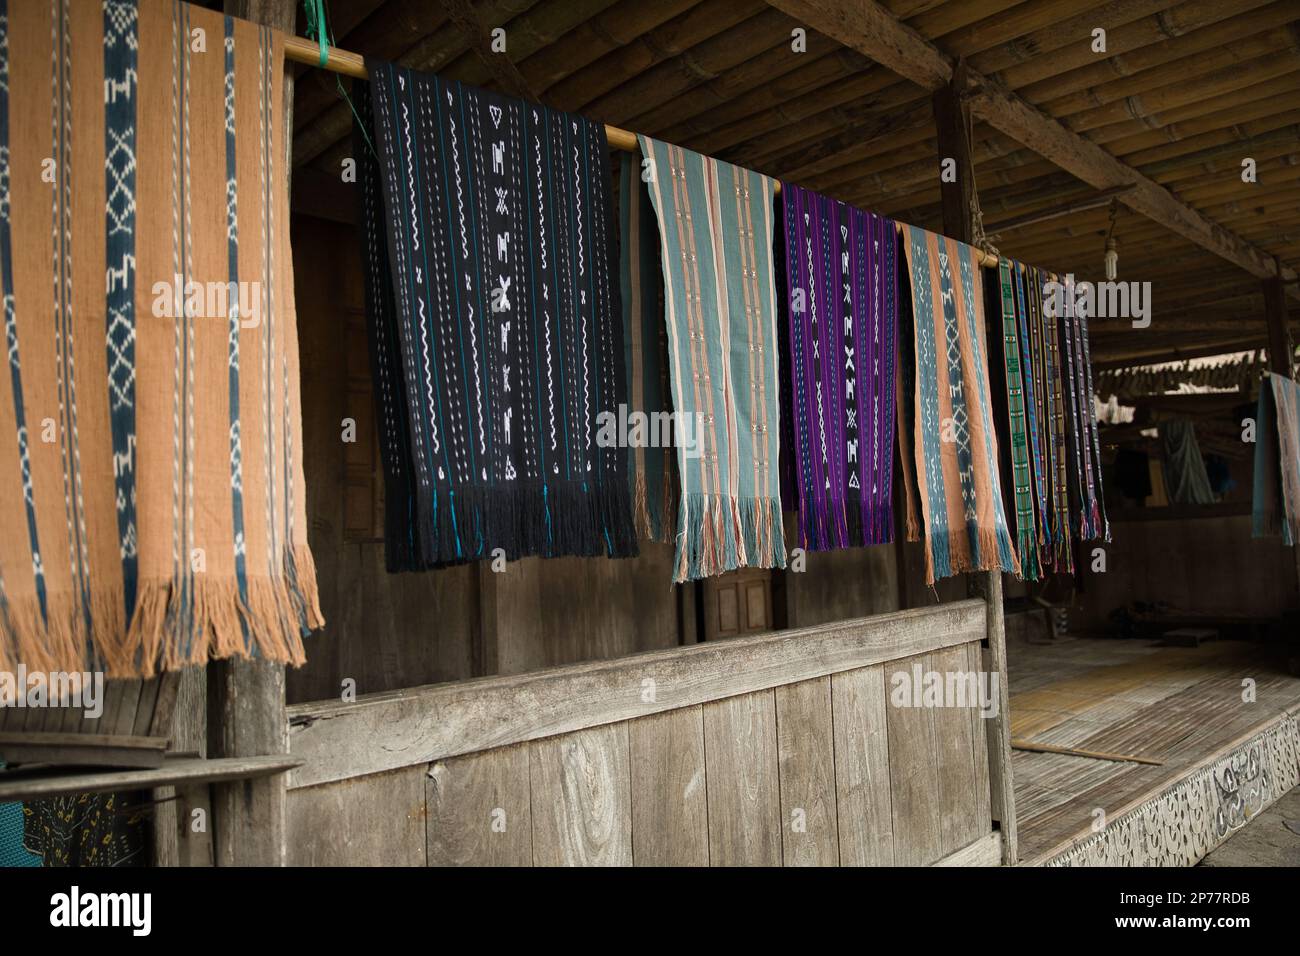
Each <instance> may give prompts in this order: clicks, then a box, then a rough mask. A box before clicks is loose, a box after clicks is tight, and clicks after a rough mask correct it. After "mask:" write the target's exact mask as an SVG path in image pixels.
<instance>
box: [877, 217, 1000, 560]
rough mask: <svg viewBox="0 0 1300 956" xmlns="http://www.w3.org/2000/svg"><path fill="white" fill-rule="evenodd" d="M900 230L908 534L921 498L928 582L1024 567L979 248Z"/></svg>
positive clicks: (901, 426)
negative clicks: (905, 277)
mask: <svg viewBox="0 0 1300 956" xmlns="http://www.w3.org/2000/svg"><path fill="white" fill-rule="evenodd" d="M903 230H904V242H903V247H904V250H905V252H906V256H907V264H908V269H909V272H910V276H911V299H912V314H913V320H914V324H915V345H914V356H915V382H914V386H913V387H914V389H915V393H914V399H913V402H912V406H911V407H912V408H914V409H915V411H914V414H913V413H911V412H910V411H909V407H908V405H907V403H902V404H901V405H900V407H902V409H903V416H902V418H901V420H900V424H899V429H900V436H901V435H902V433H903V431H904V430H906V431H907V432H908V433H909V436H910V441H907V442H906V443H904V442H900V449H902V450H903V452H904V454H903V459H904V460H903V471H904V478H905V481H906V483H907V486H908V495H907V502H908V512H909V513H908V521H907V527H908V529H909V537H911V538H912V539H913V540H915V538H916V537H917V535H916V534H915V531H916V530H917V529H918V521H917V517H916V512H915V509H916V507H917V505H918V504H919V510H920V518H921V524H922V527H921V530H922V531H923V534H922V535H920V536H921V537H923V538H924V540H925V565H926V583H927V584H933V583H934V582H935V581H936V580H938V579H939V578H944V577H949V576H951V575H953V574H957V573H959V572H961V571H977V570H987V571H993V570H998V569H1001V570H1004V571H1012V572H1016V573H1018V572H1019V571H1020V563H1019V561H1018V559H1017V557H1016V552H1015V549H1014V548H1013V547H1012V544H1011V536H1010V533H1009V531H1008V528H1007V519H1006V513H1005V509H1004V507H1003V503H1002V491H1001V479H1000V477H999V473H998V449H997V436H996V432H995V428H994V423H993V412H992V406H991V403H990V385H989V371H988V364H987V361H986V358H985V355H986V351H987V350H986V348H985V344H984V305H983V296H984V293H983V286H982V280H981V276H980V269H979V265H978V263H977V261H976V256H977V252H976V250H975V249H974V248H972V247H971V246H968V245H966V244H965V243H963V242H958V241H957V240H955V239H949V238H947V237H945V236H939V235H936V234H934V233H932V232H927V231H926V230H924V229H919V228H917V227H915V226H904V227H903ZM909 415H910V416H911V417H913V418H914V421H909V420H908V417H909ZM905 445H906V447H905ZM911 449H914V455H915V457H914V459H912V460H909V458H910V457H911V456H910V455H909V454H908V452H909V451H911Z"/></svg>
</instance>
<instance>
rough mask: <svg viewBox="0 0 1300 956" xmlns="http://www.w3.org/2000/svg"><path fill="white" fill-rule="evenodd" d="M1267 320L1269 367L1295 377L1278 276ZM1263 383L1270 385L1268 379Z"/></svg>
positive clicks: (1267, 284)
mask: <svg viewBox="0 0 1300 956" xmlns="http://www.w3.org/2000/svg"><path fill="white" fill-rule="evenodd" d="M1278 271H1279V272H1280V271H1281V270H1280V268H1279V270H1278ZM1264 322H1265V325H1266V326H1267V328H1268V370H1269V371H1270V372H1272V373H1273V374H1275V375H1285V376H1286V377H1287V378H1294V377H1295V375H1294V373H1295V346H1294V343H1293V342H1292V341H1291V330H1290V328H1289V327H1288V325H1287V314H1286V289H1285V288H1284V287H1283V283H1282V279H1281V278H1279V277H1277V276H1274V277H1273V278H1271V279H1265V280H1264ZM1263 387H1265V388H1268V387H1269V385H1268V383H1265V384H1264V386H1263ZM1295 561H1296V578H1297V580H1300V551H1297V553H1296V554H1295ZM1287 667H1288V669H1289V670H1290V671H1291V673H1292V674H1300V655H1298V654H1292V655H1291V656H1290V658H1289V659H1288V661H1287Z"/></svg>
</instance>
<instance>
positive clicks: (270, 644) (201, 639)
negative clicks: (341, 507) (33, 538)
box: [0, 544, 325, 678]
mask: <svg viewBox="0 0 1300 956" xmlns="http://www.w3.org/2000/svg"><path fill="white" fill-rule="evenodd" d="M246 590H247V600H245V599H244V598H243V597H242V596H241V594H240V589H239V583H238V581H237V580H236V579H235V578H234V577H221V578H216V577H212V576H208V575H205V574H204V573H202V572H197V573H195V574H194V575H193V576H192V578H191V579H189V580H188V581H186V582H184V583H183V584H182V583H178V582H177V581H175V580H172V579H168V580H147V581H141V582H140V584H139V590H138V592H137V601H136V609H135V614H134V615H133V616H132V619H131V623H130V626H129V627H128V626H127V624H126V621H125V611H124V607H125V602H124V599H123V591H122V589H121V588H120V587H119V588H111V589H106V590H99V591H96V592H94V593H93V594H92V596H91V601H90V607H89V609H88V610H89V613H87V608H86V607H85V606H84V605H83V603H82V602H81V600H80V599H79V598H78V597H77V596H76V595H75V594H73V593H72V592H64V593H59V594H51V595H48V596H47V598H46V613H45V614H44V615H42V613H41V609H40V604H39V601H38V599H37V598H35V597H32V598H29V599H24V600H23V601H20V602H13V601H8V602H6V603H5V605H4V610H3V614H0V630H2V631H3V634H2V635H0V670H7V671H11V672H12V671H14V670H15V669H16V668H17V666H18V665H19V664H20V663H21V664H23V665H25V666H26V668H27V669H28V670H29V671H46V672H53V671H62V672H79V671H83V670H86V669H90V670H103V671H105V672H106V673H107V676H109V677H145V678H147V677H153V676H154V675H155V674H157V673H159V672H161V671H173V670H178V669H180V668H182V667H187V666H189V665H193V664H203V663H206V662H207V661H210V660H223V659H225V658H231V657H241V658H256V659H260V660H268V661H274V662H276V663H281V664H292V665H294V666H295V667H296V666H298V665H301V664H302V663H304V662H305V661H306V659H307V658H306V652H305V650H304V647H303V637H304V636H305V635H306V634H307V633H309V632H310V631H312V630H314V629H316V628H319V627H322V626H323V625H324V623H325V621H324V618H323V617H322V615H321V610H320V598H319V593H318V590H317V584H316V565H315V563H314V561H313V560H312V556H311V550H310V549H309V548H308V547H307V545H305V544H301V545H295V546H294V547H293V548H291V549H288V550H286V551H285V552H284V554H283V572H282V574H281V575H279V576H277V577H273V578H272V577H267V576H255V577H250V578H249V579H248V581H247V587H246ZM182 620H185V621H190V622H191V624H190V625H189V626H188V627H186V628H185V630H184V631H181V630H178V626H177V622H178V621H182Z"/></svg>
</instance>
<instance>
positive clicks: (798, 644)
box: [289, 600, 986, 787]
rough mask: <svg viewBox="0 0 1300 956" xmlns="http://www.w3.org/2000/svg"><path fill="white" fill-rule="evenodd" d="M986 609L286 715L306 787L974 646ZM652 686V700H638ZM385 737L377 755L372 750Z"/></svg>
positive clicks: (325, 705)
mask: <svg viewBox="0 0 1300 956" xmlns="http://www.w3.org/2000/svg"><path fill="white" fill-rule="evenodd" d="M984 617H985V615H984V604H983V602H982V601H978V600H973V601H961V602H958V603H955V604H949V605H942V606H940V607H935V608H925V609H917V610H912V611H899V612H895V613H893V614H883V615H879V616H876V617H872V618H863V619H860V620H856V621H845V622H842V623H839V624H835V625H825V626H821V627H816V628H808V629H801V630H791V631H782V632H779V633H774V634H762V635H755V636H752V637H750V636H746V637H738V638H732V639H731V640H727V641H718V642H712V643H705V644H697V645H694V646H691V647H681V648H673V649H670V650H664V651H652V652H649V653H646V654H641V655H633V656H630V657H625V658H621V659H619V660H614V661H598V662H592V663H588V664H576V665H569V666H566V667H559V668H554V669H552V670H547V671H538V672H535V673H531V674H526V675H520V676H508V677H494V678H484V679H480V680H473V681H464V682H459V683H454V684H442V685H432V686H428V687H417V688H412V689H410V690H404V691H393V692H390V693H385V694H376V695H372V696H369V697H366V696H363V697H361V698H360V699H358V700H357V702H355V703H348V704H345V703H341V702H321V703H314V704H299V705H295V706H294V707H292V708H290V745H291V751H292V753H293V754H294V755H295V756H299V757H301V758H302V759H303V760H304V761H305V763H304V766H302V767H300V768H299V769H298V770H297V771H296V772H295V773H294V774H293V775H292V776H291V778H290V780H289V786H291V787H293V786H298V787H301V786H310V785H313V784H317V783H324V782H326V781H329V780H338V779H343V778H346V777H350V776H358V775H363V774H367V773H378V772H382V771H384V770H392V769H395V768H397V767H402V766H410V765H412V764H427V763H431V762H432V761H434V760H440V759H445V758H447V757H453V756H457V755H458V754H463V753H473V752H476V751H480V750H487V749H490V748H493V747H499V746H504V745H506V744H511V743H521V742H524V741H526V740H536V739H539V738H542V737H547V736H554V735H556V734H563V733H567V732H569V731H573V730H579V729H582V728H584V727H590V726H595V725H599V724H605V723H614V722H616V721H620V720H627V719H630V718H633V717H642V716H645V715H647V714H654V713H661V712H663V711H667V710H673V709H676V708H680V707H688V706H691V705H694V704H701V703H705V702H708V701H711V700H718V699H721V698H724V697H731V696H735V695H738V694H744V693H751V692H753V691H756V690H762V689H766V688H771V687H776V686H780V685H782V684H789V683H793V682H796V681H799V680H809V679H812V678H816V677H823V676H826V675H828V674H833V673H837V672H840V671H844V670H849V669H852V668H855V667H864V666H868V665H871V664H877V663H880V662H882V661H886V660H892V659H894V658H897V657H900V656H904V655H908V654H915V653H919V652H921V651H927V650H932V649H940V648H944V647H952V646H954V645H958V644H966V643H970V642H971V641H975V640H979V639H980V638H981V637H982V636H983V634H984V629H985V626H986V625H985V619H984ZM646 681H653V682H654V686H655V688H656V692H655V694H654V695H653V699H648V697H649V695H645V694H643V693H642V687H643V686H644V685H645V682H646ZM378 739H382V740H383V741H384V746H383V747H376V746H374V741H375V740H378Z"/></svg>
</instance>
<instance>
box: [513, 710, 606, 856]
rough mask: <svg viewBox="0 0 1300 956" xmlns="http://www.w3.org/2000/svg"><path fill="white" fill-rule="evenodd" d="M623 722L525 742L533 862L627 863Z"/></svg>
mask: <svg viewBox="0 0 1300 956" xmlns="http://www.w3.org/2000/svg"><path fill="white" fill-rule="evenodd" d="M629 773H630V770H629V762H628V733H627V724H626V723H623V724H613V725H607V726H604V727H590V728H587V729H585V730H579V731H575V732H574V733H570V734H565V735H563V736H561V737H548V738H546V739H545V740H536V741H533V742H532V743H531V744H529V776H530V781H531V782H530V787H531V792H532V798H531V803H532V814H533V863H534V864H536V865H537V866H631V865H632V795H631V792H630V789H629V786H630V784H629Z"/></svg>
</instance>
